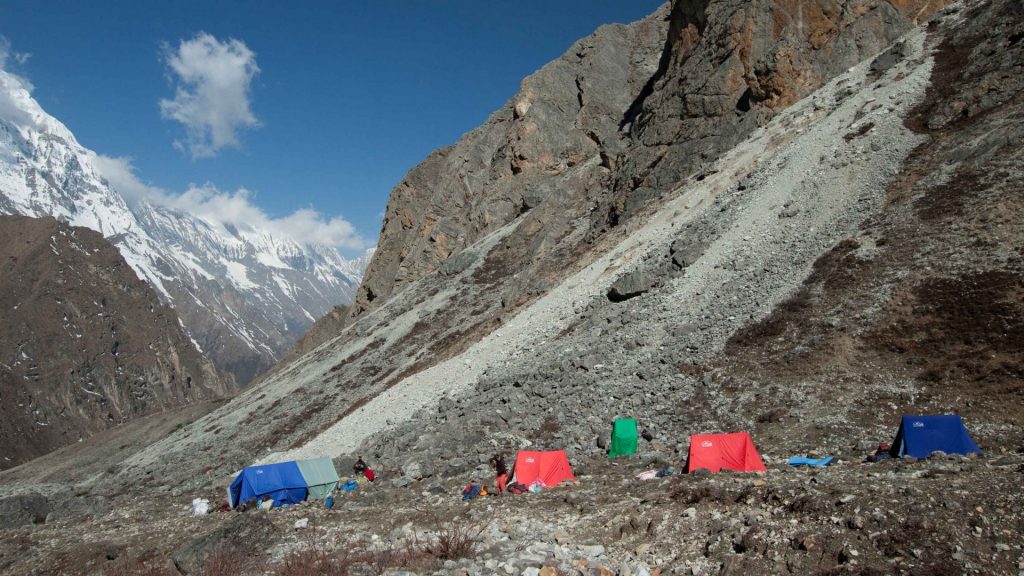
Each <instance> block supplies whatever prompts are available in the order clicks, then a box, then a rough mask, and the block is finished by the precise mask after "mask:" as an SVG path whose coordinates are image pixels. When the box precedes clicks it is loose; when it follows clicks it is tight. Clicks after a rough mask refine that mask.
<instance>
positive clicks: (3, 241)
mask: <svg viewBox="0 0 1024 576" xmlns="http://www.w3.org/2000/svg"><path fill="white" fill-rule="evenodd" d="M0 270H2V273H0V439H2V442H0V445H2V446H3V450H2V453H0V468H9V467H11V466H14V465H16V464H18V463H20V462H23V461H25V460H26V459H29V458H33V457H35V456H39V455H41V454H44V453H46V452H49V451H50V450H53V449H55V448H58V447H60V446H63V445H65V444H69V443H72V442H76V441H77V440H79V439H81V438H83V437H85V436H88V435H90V434H91V433H94V432H96V431H99V430H103V429H106V428H109V427H111V426H115V425H117V424H120V423H122V422H124V421H126V420H128V419H131V418H134V417H137V416H139V415H142V414H146V413H149V412H153V411H155V410H161V409H165V408H169V407H173V406H178V405H181V404H186V403H191V402H197V401H200V400H207V399H211V398H215V397H219V396H223V395H226V394H227V393H229V392H231V391H232V390H233V389H234V384H233V382H232V380H231V378H230V377H225V376H222V375H221V374H219V373H218V372H217V371H216V370H215V368H214V367H213V365H212V364H211V363H210V362H209V361H208V360H207V359H206V358H204V357H203V356H202V355H201V354H200V353H199V352H198V351H197V350H196V348H195V346H194V345H193V344H192V342H191V341H190V340H189V338H188V336H186V335H185V332H184V330H183V329H182V327H181V325H180V323H179V321H178V317H177V315H176V314H175V313H174V311H173V310H171V309H170V308H168V307H167V306H165V305H163V304H162V303H161V302H160V299H159V297H158V296H157V295H156V293H155V292H154V291H153V289H152V288H151V287H150V286H149V285H148V284H146V283H145V282H143V281H141V280H139V278H138V277H137V276H136V275H135V273H134V272H133V271H132V269H131V267H129V266H128V264H127V263H126V262H125V261H124V259H123V258H122V257H121V255H120V254H119V253H118V251H117V249H116V248H114V247H113V246H111V245H110V244H109V243H108V242H107V241H106V240H104V239H103V237H102V236H101V235H100V234H99V233H97V232H93V231H92V230H89V229H86V228H76V227H71V226H67V225H66V224H63V223H60V222H58V221H57V220H55V219H53V218H44V219H35V218H26V217H21V216H0Z"/></svg>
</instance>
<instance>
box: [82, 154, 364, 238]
mask: <svg viewBox="0 0 1024 576" xmlns="http://www.w3.org/2000/svg"><path fill="white" fill-rule="evenodd" d="M94 165H95V167H96V169H97V170H98V171H99V172H100V174H102V175H103V177H104V178H106V180H107V182H108V183H109V184H110V185H111V186H113V188H114V189H115V190H117V191H118V192H120V193H121V194H122V195H123V196H125V198H126V199H127V200H128V201H129V202H139V201H146V202H151V203H153V204H157V205H160V206H166V207H168V208H172V209H175V210H178V211H181V212H185V213H188V214H191V215H193V216H195V217H197V218H200V219H202V220H204V221H205V222H207V223H208V224H210V225H212V226H214V227H216V228H219V229H220V230H221V231H222V232H223V233H225V234H231V232H229V231H228V228H229V227H228V225H230V226H231V227H234V228H235V229H238V230H242V231H252V232H261V231H262V232H268V233H270V234H271V235H273V236H277V237H285V238H292V239H293V240H295V241H296V242H299V243H301V244H307V245H308V244H326V245H328V246H334V247H336V248H343V249H347V250H364V249H365V248H367V247H368V246H370V244H371V243H370V242H369V241H367V239H366V238H364V237H363V236H361V235H360V234H359V233H358V232H357V231H356V229H355V227H353V226H352V224H351V223H349V222H348V221H347V220H345V219H344V218H342V217H340V216H332V217H328V216H325V215H323V214H321V213H319V212H317V211H316V210H313V209H311V208H300V209H299V210H296V211H295V212H292V213H291V214H289V215H287V216H284V217H283V218H273V217H271V216H269V215H268V214H267V213H266V212H264V211H263V209H262V208H260V207H259V206H256V205H255V204H253V203H252V192H250V191H248V190H245V189H244V188H242V189H239V190H237V191H235V192H225V191H222V190H219V189H217V188H216V187H215V186H213V185H212V184H206V185H203V186H192V187H191V188H189V189H188V190H186V191H185V192H184V193H182V194H169V193H168V192H166V191H165V190H162V189H160V188H157V187H155V186H151V185H149V184H146V183H144V182H142V181H141V180H139V178H138V176H137V175H136V174H135V168H134V167H133V166H132V163H131V159H130V158H112V157H110V156H103V155H101V154H100V155H97V156H96V157H95V158H94Z"/></svg>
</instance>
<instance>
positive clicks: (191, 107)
mask: <svg viewBox="0 0 1024 576" xmlns="http://www.w3.org/2000/svg"><path fill="white" fill-rule="evenodd" d="M164 59H165V62H166V64H167V67H168V68H169V69H170V71H171V72H173V74H174V80H175V82H176V84H177V86H176V88H175V94H174V98H173V99H170V100H168V99H162V100H160V113H161V115H163V117H164V118H167V119H170V120H175V121H177V122H180V123H181V124H182V125H184V126H185V131H186V135H187V138H186V140H185V142H184V143H182V142H181V141H176V142H175V146H176V147H178V148H180V149H184V148H186V147H187V148H188V151H189V153H190V154H191V155H192V158H193V159H195V158H207V157H211V156H214V155H216V154H217V152H218V151H219V150H220V149H221V148H224V147H225V146H234V147H238V146H239V140H238V131H239V130H240V129H243V128H255V127H257V126H259V124H260V123H259V120H257V119H256V116H255V115H253V113H252V109H251V103H250V87H251V84H252V80H253V78H255V77H256V75H257V74H259V72H260V69H259V67H258V66H257V65H256V54H255V53H254V52H253V51H252V50H250V49H249V47H248V46H246V45H245V43H244V42H242V41H241V40H235V39H233V38H232V39H229V40H228V41H226V42H221V41H220V40H217V39H216V38H214V37H213V36H212V35H210V34H207V33H206V32H200V33H199V34H197V35H196V37H195V38H193V39H191V40H181V41H180V42H179V44H178V49H177V50H172V49H171V48H170V46H167V45H165V46H164Z"/></svg>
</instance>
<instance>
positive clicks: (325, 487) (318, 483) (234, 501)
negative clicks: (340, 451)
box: [228, 458, 338, 508]
mask: <svg viewBox="0 0 1024 576" xmlns="http://www.w3.org/2000/svg"><path fill="white" fill-rule="evenodd" d="M337 483H338V472H337V470H335V468H334V463H333V462H331V459H330V458H316V459H314V460H298V461H289V462H280V463H278V464H263V465H261V466H249V467H248V468H245V469H243V470H242V471H241V472H239V473H238V476H237V477H235V481H234V482H232V483H231V486H230V487H229V488H228V502H229V504H230V505H231V507H232V508H234V507H235V506H238V504H239V503H240V502H246V501H248V500H249V499H251V498H255V499H257V500H260V499H262V498H263V497H264V496H269V497H270V498H271V499H272V500H273V501H274V507H275V508H276V507H278V506H283V505H285V504H296V503H298V502H302V501H303V500H306V499H307V498H309V499H320V498H323V497H325V496H327V495H328V494H330V492H331V489H332V488H333V487H334V485H335V484H337Z"/></svg>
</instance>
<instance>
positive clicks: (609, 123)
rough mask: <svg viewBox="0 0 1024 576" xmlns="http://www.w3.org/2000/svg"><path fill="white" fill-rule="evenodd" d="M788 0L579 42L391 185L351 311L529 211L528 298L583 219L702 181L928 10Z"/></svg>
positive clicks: (690, 0)
mask: <svg viewBox="0 0 1024 576" xmlns="http://www.w3.org/2000/svg"><path fill="white" fill-rule="evenodd" d="M790 4H791V3H789V2H769V3H753V4H751V3H747V2H739V1H723V2H708V1H694V0H678V1H675V2H672V4H671V8H670V9H669V10H666V9H662V10H659V11H658V12H657V13H655V14H653V15H651V16H650V17H648V18H646V19H644V20H642V21H640V22H637V23H634V24H632V25H629V26H605V27H602V28H601V29H599V30H598V31H597V32H595V33H594V34H593V35H592V36H590V37H588V38H585V39H583V40H580V41H579V42H577V43H576V44H575V45H573V47H572V48H570V50H569V51H568V52H567V53H566V54H565V55H564V56H562V58H560V59H559V60H556V61H555V62H552V63H551V64H549V65H547V66H545V67H544V68H543V69H541V70H540V71H539V72H537V73H536V74H534V75H533V76H530V77H529V78H527V79H525V80H524V81H523V83H522V87H521V89H520V91H519V93H517V94H516V95H515V96H514V97H513V98H512V99H511V100H510V101H509V103H508V104H507V105H506V106H505V107H503V108H502V109H501V110H498V111H497V112H495V113H494V115H492V116H491V118H489V119H488V121H487V123H485V124H484V125H483V126H481V127H480V128H477V129H476V130H474V131H472V132H470V133H469V134H467V135H466V136H465V137H463V139H462V140H460V141H459V142H458V143H456V144H455V145H453V146H452V147H449V148H445V149H442V150H439V151H437V152H435V153H433V154H432V155H431V156H430V157H429V158H428V159H427V160H425V161H424V162H423V163H422V164H420V165H419V166H417V167H416V168H414V169H413V170H412V171H410V172H409V174H408V175H407V176H406V178H405V179H404V180H403V181H402V183H400V184H399V185H398V186H397V187H396V188H395V189H394V191H393V192H392V195H391V198H390V200H389V202H388V208H387V212H386V215H385V219H384V227H383V231H382V233H381V238H380V243H379V248H378V250H377V252H376V254H375V255H374V258H373V260H372V262H371V263H370V267H369V268H368V270H367V273H366V275H365V277H364V280H363V283H362V285H361V287H360V289H359V292H358V294H357V301H356V305H355V307H354V309H353V313H354V314H356V315H358V314H360V313H362V312H364V311H365V310H367V309H370V308H374V307H377V306H379V305H380V304H381V303H382V302H384V301H386V300H387V299H388V297H389V295H390V294H391V293H392V292H393V291H394V290H395V289H396V288H397V287H400V286H403V285H406V284H408V283H410V282H413V281H415V280H416V279H418V278H420V277H422V276H423V275H425V274H428V273H430V272H432V271H434V270H436V269H437V268H438V267H439V266H440V265H441V263H442V262H444V261H445V260H446V259H448V258H449V257H452V256H456V255H457V254H458V253H459V251H460V250H461V249H462V248H464V247H465V246H467V245H469V244H472V243H473V242H475V241H476V240H478V239H480V238H482V237H483V236H485V235H486V234H488V233H490V232H491V231H493V230H495V229H497V228H499V227H500V226H503V225H505V224H507V223H508V222H511V221H513V220H514V219H515V218H518V217H524V218H525V221H524V224H523V225H522V226H520V230H518V231H517V232H516V233H515V234H516V235H518V236H522V237H523V244H524V245H523V246H521V247H519V249H518V250H516V251H514V252H511V253H510V254H509V257H508V258H507V259H506V261H505V262H503V265H504V270H503V271H502V276H506V277H511V276H512V275H513V274H514V273H516V272H524V271H525V272H527V274H526V275H525V279H520V280H518V281H517V282H516V285H518V286H520V288H519V289H518V291H517V295H519V296H520V298H516V297H513V298H511V299H509V300H510V302H511V303H512V304H514V303H516V301H517V300H522V299H523V298H522V297H521V296H522V295H523V293H524V292H526V293H529V292H530V290H531V288H535V287H537V286H539V285H541V282H540V281H539V280H545V281H550V280H551V279H552V278H557V277H559V276H560V275H561V274H564V272H565V270H566V265H568V264H569V263H570V261H569V260H563V261H562V262H560V263H559V262H557V260H560V259H563V258H565V259H577V258H578V257H579V254H578V253H577V252H576V251H573V250H567V251H564V252H561V253H553V248H554V246H555V244H556V243H557V242H559V241H562V242H563V244H564V240H565V238H566V236H567V235H569V234H570V233H571V231H572V230H573V228H572V227H570V224H571V223H572V222H573V221H574V220H575V219H576V218H580V217H586V218H587V219H588V220H589V224H588V227H587V231H586V234H584V235H583V236H580V237H579V238H578V239H577V240H575V242H578V241H580V240H584V239H586V240H587V241H588V242H593V241H595V240H596V239H598V238H600V237H601V236H602V235H603V234H605V233H606V232H607V231H608V230H609V229H611V228H615V227H617V226H619V225H620V224H623V223H624V222H625V221H626V220H627V219H629V218H630V217H631V216H632V215H634V214H636V213H637V212H638V211H639V210H640V209H641V208H643V207H644V206H647V205H649V204H650V203H651V202H652V201H654V200H656V199H658V198H660V197H663V196H665V195H666V194H668V193H669V192H670V191H671V190H673V189H675V188H676V187H678V186H679V185H680V183H681V182H682V181H684V179H685V178H687V177H689V176H691V175H693V176H694V177H696V178H698V179H699V178H702V177H703V176H702V175H701V173H700V170H701V167H702V166H704V165H707V164H709V163H710V162H712V161H714V160H715V159H716V158H717V157H718V156H719V155H720V154H721V153H722V152H724V151H725V150H728V149H729V148H731V147H732V146H734V145H736V144H737V143H738V142H739V141H741V140H742V139H743V138H745V137H747V135H749V134H750V133H751V132H752V131H753V130H754V129H755V128H757V127H758V126H761V125H763V124H764V123H765V122H767V121H768V120H770V119H771V118H772V117H774V116H775V115H776V114H777V113H778V112H779V111H781V110H783V109H785V108H786V107H787V106H789V105H790V104H792V103H793V102H795V101H797V100H799V99H800V98H802V97H803V96H805V95H807V94H808V93H810V92H811V91H812V90H814V89H816V88H818V87H819V86H821V85H822V84H823V83H824V82H825V81H826V80H827V79H828V78H831V77H833V76H834V75H836V74H837V73H839V72H841V71H843V70H845V69H846V68H848V67H849V66H851V65H853V64H855V63H857V62H860V61H861V60H863V59H864V58H865V57H867V56H869V55H871V54H873V53H875V52H878V51H880V50H882V49H883V48H885V47H886V46H888V45H889V44H891V43H892V42H893V41H894V40H895V39H896V38H898V37H899V36H900V35H901V34H903V33H904V32H905V31H906V30H907V29H908V28H909V27H910V26H911V25H912V20H911V18H912V17H917V16H918V15H919V12H920V10H921V9H922V6H926V3H925V2H921V1H912V2H906V3H901V4H899V8H896V7H894V5H893V4H890V3H887V2H863V3H861V4H860V5H859V7H858V9H856V10H849V9H846V8H844V7H843V5H842V3H840V2H838V1H836V0H830V1H826V2H824V3H817V4H813V5H809V6H803V5H802V4H800V6H799V8H800V9H799V10H798V9H797V8H798V6H797V5H796V4H793V5H792V6H791V5H790ZM524 214H525V216H524ZM552 260H556V261H555V262H552ZM540 261H544V262H545V264H538V262H540ZM559 264H561V265H559ZM446 266H449V267H455V268H461V267H462V266H464V263H463V262H461V261H458V260H457V261H455V262H453V263H452V264H450V265H446ZM547 283H550V282H547Z"/></svg>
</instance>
